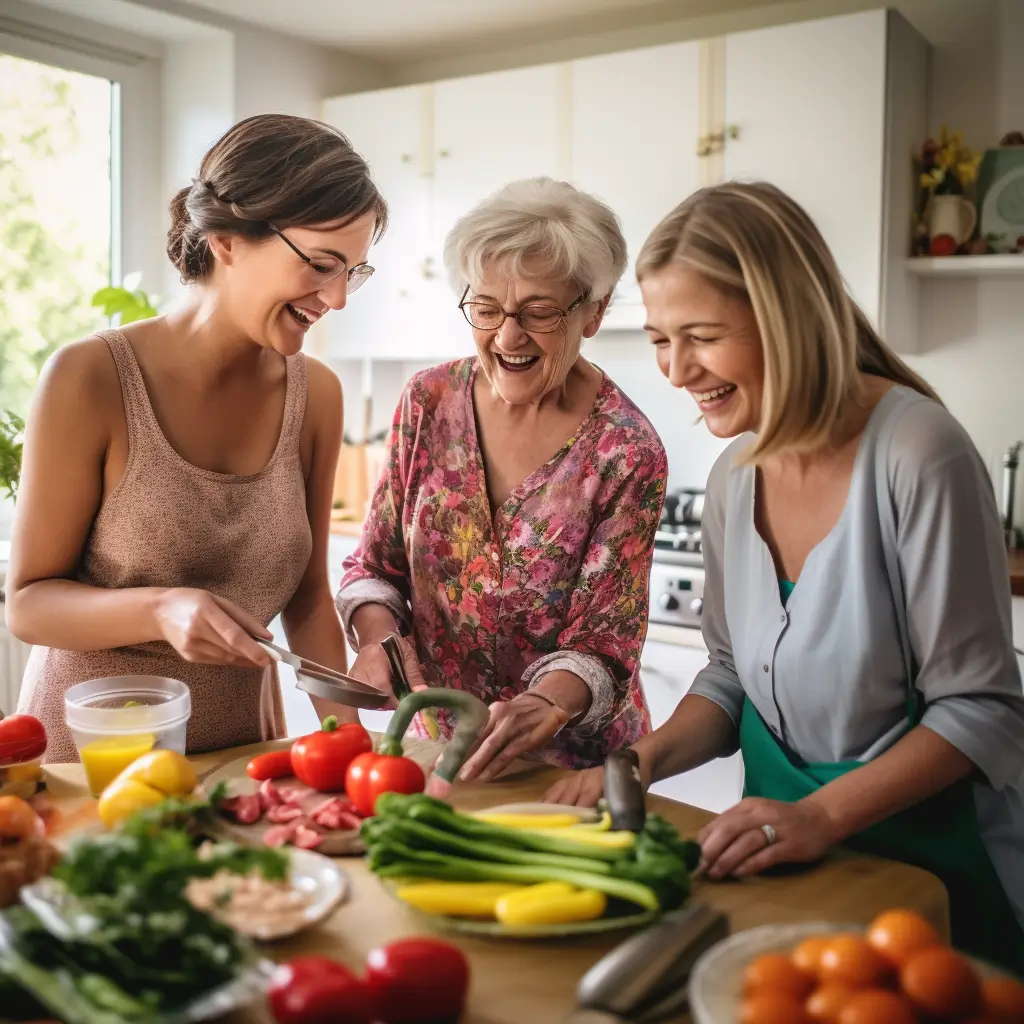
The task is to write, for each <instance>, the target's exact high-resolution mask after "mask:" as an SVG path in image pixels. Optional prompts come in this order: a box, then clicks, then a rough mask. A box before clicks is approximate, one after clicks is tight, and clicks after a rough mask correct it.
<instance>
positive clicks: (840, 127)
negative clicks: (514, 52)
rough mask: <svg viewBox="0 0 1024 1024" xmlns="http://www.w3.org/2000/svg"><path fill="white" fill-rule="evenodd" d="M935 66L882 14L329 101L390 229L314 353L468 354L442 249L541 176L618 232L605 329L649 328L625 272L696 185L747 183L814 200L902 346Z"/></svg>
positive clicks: (902, 25) (911, 297) (865, 301)
mask: <svg viewBox="0 0 1024 1024" xmlns="http://www.w3.org/2000/svg"><path fill="white" fill-rule="evenodd" d="M927 56H928V54H927V45H926V43H925V42H924V40H923V39H922V38H921V37H920V36H918V35H917V33H916V32H915V31H914V30H913V29H912V28H911V27H910V26H909V24H908V23H907V22H906V21H904V20H903V19H902V18H901V17H900V15H899V14H897V13H895V12H892V11H886V10H876V11H866V12H861V13H857V14H851V15H843V16H840V17H834V18H827V19H822V20H818V21H808V22H800V23H796V24H790V25H782V26H778V27H775V28H769V29H759V30H757V31H753V32H741V33H736V34H733V35H730V36H727V37H724V38H720V39H715V40H703V41H698V42H683V43H672V44H668V45H664V46H655V47H649V48H646V49H641V50H633V51H628V52H624V53H613V54H608V55H605V56H600V57H592V58H587V59H584V60H577V61H573V62H571V63H565V64H554V65H547V66H543V67H535V68H523V69H520V70H515V71H503V72H496V73H494V74H488V75H477V76H473V77H470V78H462V79H456V80H452V81H445V82H438V83H433V84H429V85H423V86H413V87H408V88H401V89H390V90H384V91H381V92H374V93H363V94H359V95H354V96H347V97H340V98H338V99H332V100H329V101H327V103H326V104H325V108H324V117H325V119H326V120H328V121H329V122H331V123H332V124H335V125H337V126H338V127H339V128H340V129H341V130H342V131H344V132H345V133H346V134H347V135H348V136H349V137H350V138H351V140H352V142H353V144H354V145H355V147H356V149H357V150H358V151H359V152H361V153H362V154H363V155H364V156H365V157H366V158H367V160H368V162H369V164H370V166H371V169H372V172H373V175H374V179H375V180H376V181H377V183H378V185H379V186H380V188H381V191H382V192H383V194H384V196H385V198H386V199H387V201H388V203H389V205H390V207H391V226H390V228H389V229H388V233H387V235H386V236H385V238H384V240H383V241H382V242H381V243H380V244H379V245H378V246H377V247H375V248H374V249H373V250H371V253H372V255H371V262H373V263H374V265H375V266H376V267H377V268H378V272H377V274H376V276H375V277H374V278H373V280H371V281H370V282H369V283H368V284H367V285H366V287H365V288H364V289H363V290H362V291H360V292H359V293H358V294H357V295H355V296H353V298H352V301H351V303H350V305H349V306H348V307H347V308H346V309H345V311H344V312H343V313H341V314H340V315H336V316H333V317H329V318H327V319H326V320H325V322H324V325H323V329H324V330H323V333H322V336H325V339H326V349H327V351H326V353H325V354H326V355H327V357H328V358H364V357H370V358H378V357H379V358H392V359H406V360H410V361H421V362H431V361H440V360H443V359H447V358H455V357H457V356H460V355H466V354H469V353H471V352H472V351H473V342H472V336H471V333H470V329H469V327H468V325H467V324H466V323H465V322H464V320H463V319H462V317H461V314H460V313H459V311H458V309H457V302H458V296H457V295H455V294H454V293H453V291H452V289H451V287H450V285H449V283H448V281H447V279H446V275H445V270H444V266H443V261H442V253H443V246H444V239H445V236H446V235H447V233H448V231H449V230H450V229H451V227H452V226H453V225H454V223H455V222H456V220H457V219H458V218H459V217H460V216H462V215H463V214H464V213H466V212H467V211H468V210H469V209H470V208H471V207H472V206H473V205H475V204H476V203H477V202H479V201H480V200H481V199H483V198H484V197H485V196H487V195H489V194H491V193H492V192H494V191H495V190H497V189H498V188H501V187H502V186H503V185H505V184H507V183H508V182H510V181H513V180H516V179H518V178H526V177H534V176H537V175H550V176H552V177H557V178H562V179H566V180H569V181H572V182H573V183H574V184H576V185H578V186H579V187H580V188H583V189H586V190H588V191H590V192H593V193H594V194H595V195H597V196H598V197H600V198H601V199H603V200H605V201H606V202H607V203H608V204H609V205H610V206H611V207H612V209H614V210H615V212H616V213H617V214H618V216H619V218H620V220H621V222H622V228H623V232H624V234H625V236H626V240H627V243H628V246H629V257H630V265H629V268H628V270H627V272H626V275H625V277H624V278H623V282H622V284H621V285H620V287H619V288H618V289H617V291H616V294H615V298H614V301H613V303H612V305H611V307H610V308H609V311H608V315H607V317H606V320H605V327H604V328H603V330H617V329H618V330H623V329H625V330H639V329H640V328H641V327H642V325H643V322H644V313H643V306H642V304H641V302H640V296H639V289H638V288H637V286H636V281H635V275H634V271H633V264H634V261H635V259H636V255H637V252H638V251H639V249H640V247H641V245H642V244H643V242H644V240H645V239H646V237H647V235H648V234H649V232H650V231H651V229H652V228H653V227H654V226H655V225H656V224H657V223H658V221H659V220H660V219H661V218H662V217H664V216H665V214H667V213H668V212H669V211H670V210H671V209H672V208H673V207H674V206H676V205H677V204H678V203H680V202H681V201H682V200H683V199H685V198H686V197H687V196H688V195H690V194H691V193H692V192H693V191H694V190H695V189H697V188H699V187H700V186H701V185H704V184H709V183H712V182H715V181H721V180H723V179H732V178H746V179H761V180H767V181H771V182H774V183H775V184H777V185H778V186H779V187H781V188H782V189H784V190H785V191H787V192H788V193H789V194H790V195H792V196H793V198H794V199H796V200H797V201H798V202H799V203H801V204H802V205H803V206H804V207H806V209H807V210H808V212H809V213H810V214H811V216H812V217H813V218H814V219H815V221H816V222H817V224H818V225H819V227H820V228H821V230H822V232H823V234H824V235H825V238H826V240H827V241H828V243H829V245H830V246H831V248H832V250H833V252H834V253H835V256H836V259H837V261H838V263H839V267H840V269H841V271H842V272H843V275H844V277H845V278H846V281H847V283H848V286H849V288H850V290H851V293H852V294H853V295H854V297H855V298H856V299H857V301H858V302H859V303H860V304H861V305H862V306H863V308H864V310H865V312H866V313H867V314H868V316H869V317H870V318H871V319H872V321H873V322H875V323H876V324H877V325H879V327H880V328H881V330H882V332H883V334H884V335H885V336H886V338H887V340H889V342H890V343H891V344H893V345H894V347H896V348H898V349H902V350H904V351H906V350H913V348H914V346H915V345H916V340H917V332H916V319H917V309H916V281H915V279H913V278H912V277H911V276H910V275H908V273H907V271H906V267H905V257H906V256H907V254H908V252H909V235H910V224H911V212H912V208H913V200H914V181H913V173H912V165H911V158H910V155H911V152H912V149H913V146H914V145H915V144H916V143H918V142H919V141H920V139H921V138H923V137H924V134H925V128H926V123H927V110H926V99H927V92H926V84H927Z"/></svg>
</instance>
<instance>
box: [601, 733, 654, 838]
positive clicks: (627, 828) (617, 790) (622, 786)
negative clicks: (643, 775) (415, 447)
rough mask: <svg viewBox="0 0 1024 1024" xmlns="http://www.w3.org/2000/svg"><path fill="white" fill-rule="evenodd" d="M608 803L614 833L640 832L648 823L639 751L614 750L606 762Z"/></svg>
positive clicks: (605, 773)
mask: <svg viewBox="0 0 1024 1024" xmlns="http://www.w3.org/2000/svg"><path fill="white" fill-rule="evenodd" d="M604 799H605V803H606V804H607V806H608V814H609V816H610V817H611V819H612V831H615V832H639V831H640V830H641V829H642V828H643V827H644V822H645V821H646V820H647V808H646V803H645V800H644V787H643V784H642V783H641V782H640V758H639V757H637V753H636V751H635V750H632V749H631V748H625V749H620V750H614V751H612V753H610V754H609V755H608V757H607V758H606V759H605V762H604Z"/></svg>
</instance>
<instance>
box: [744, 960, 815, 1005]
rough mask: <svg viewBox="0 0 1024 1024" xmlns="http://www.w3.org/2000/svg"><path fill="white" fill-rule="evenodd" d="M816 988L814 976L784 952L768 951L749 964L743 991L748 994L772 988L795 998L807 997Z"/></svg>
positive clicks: (745, 973) (745, 972)
mask: <svg viewBox="0 0 1024 1024" xmlns="http://www.w3.org/2000/svg"><path fill="white" fill-rule="evenodd" d="M813 988H814V976H813V975H811V974H808V973H807V972H806V971H803V970H801V969H800V968H799V967H797V965H796V964H795V963H793V961H792V960H791V959H790V958H789V957H788V956H784V955H783V954H782V953H766V954H765V955H764V956H759V957H758V958H757V959H756V960H753V961H751V963H749V964H748V965H747V969H746V970H745V971H744V972H743V991H744V992H746V993H747V994H748V995H749V994H751V993H754V992H761V991H764V990H766V989H770V990H771V991H773V992H782V993H785V994H786V995H790V996H792V997H793V998H794V999H806V998H807V996H809V995H810V994H811V990H812V989H813Z"/></svg>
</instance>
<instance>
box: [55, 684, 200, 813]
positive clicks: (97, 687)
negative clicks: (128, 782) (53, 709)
mask: <svg viewBox="0 0 1024 1024" xmlns="http://www.w3.org/2000/svg"><path fill="white" fill-rule="evenodd" d="M64 707H65V714H66V721H67V724H68V728H69V729H70V730H71V734H72V735H73V736H74V738H75V745H76V746H77V747H78V756H79V757H80V758H81V760H82V764H83V766H84V767H85V773H86V777H87V778H88V780H89V788H90V790H92V794H93V796H99V795H100V793H102V792H103V790H104V789H105V788H106V786H107V785H108V784H109V783H110V782H112V781H113V780H114V779H115V778H116V777H117V776H118V775H119V774H120V772H121V771H122V770H123V769H124V768H127V767H128V765H130V764H131V763H132V762H133V761H134V760H136V758H139V757H141V756H142V755H143V754H145V753H147V752H148V751H150V750H153V749H165V750H176V751H178V753H179V754H184V753H185V728H186V726H187V725H188V719H189V715H190V714H191V713H192V699H191V696H190V694H189V689H188V687H187V686H186V685H185V684H184V683H182V682H179V681H178V680H177V679H165V678H163V677H162V676H111V677H109V678H106V679H89V680H87V681H86V682H84V683H77V684H76V685H75V686H72V687H71V689H69V690H68V691H67V693H66V694H65V695H64Z"/></svg>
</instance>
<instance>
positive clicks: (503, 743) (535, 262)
mask: <svg viewBox="0 0 1024 1024" xmlns="http://www.w3.org/2000/svg"><path fill="white" fill-rule="evenodd" d="M445 262H446V264H447V268H448V271H449V274H450V277H451V278H452V280H453V282H454V283H455V285H456V287H457V289H458V294H460V295H461V300H460V302H459V306H460V308H461V309H462V312H463V313H464V314H465V318H466V320H467V322H468V324H469V327H470V329H472V331H473V339H474V341H475V343H476V349H477V355H476V356H475V357H474V358H470V359H463V360H460V361H457V362H454V363H448V364H446V365H443V366H439V367H436V368H434V369H431V370H427V371H424V372H422V373H419V374H417V375H416V376H415V377H414V378H413V379H412V380H411V381H410V383H409V384H408V386H407V387H406V389H405V392H404V394H403V396H402V398H401V401H400V403H399V405H398V409H397V411H396V413H395V418H394V424H393V427H392V431H391V437H390V441H389V444H390V455H389V458H388V464H387V467H386V469H385V471H384V473H383V475H382V477H381V479H380V482H379V483H378V485H377V488H376V490H375V492H374V495H373V499H372V502H371V507H370V513H369V516H368V518H367V521H366V526H365V527H364V530H363V536H362V541H361V544H360V546H359V549H358V550H357V551H356V552H355V554H354V555H353V556H352V557H351V558H350V559H349V560H348V561H347V562H346V563H345V568H346V570H347V571H346V575H345V577H344V580H343V581H342V585H341V588H340V590H339V592H338V595H337V606H338V610H339V612H340V613H341V616H342V620H343V622H344V625H345V628H346V630H347V633H348V636H349V640H350V643H351V644H352V645H353V647H354V649H356V650H357V651H358V656H357V658H356V660H355V662H354V664H353V667H352V672H353V674H355V675H357V676H359V677H360V678H363V679H365V680H366V681H367V682H369V683H372V684H374V685H376V686H379V687H381V688H384V689H387V688H389V687H390V673H389V670H388V661H387V659H386V657H385V655H384V653H383V651H382V650H381V647H380V641H381V640H382V639H383V638H385V637H387V636H388V635H391V634H395V633H399V632H401V633H403V634H404V633H411V641H409V642H407V643H406V645H405V650H406V661H407V667H408V669H410V670H411V674H412V675H413V676H415V677H417V678H418V677H419V673H420V672H421V673H422V682H423V683H425V684H426V685H430V686H449V687H455V688H458V689H462V690H466V691H468V692H470V693H472V694H474V695H475V696H477V697H479V698H481V699H482V700H484V701H485V702H486V703H488V704H489V705H490V707H491V718H490V724H489V726H488V728H487V730H486V733H485V738H484V739H483V742H482V743H481V744H480V745H479V747H478V749H477V751H476V753H475V754H474V755H473V756H472V757H471V758H470V760H469V761H468V762H467V763H466V765H465V766H464V768H463V773H462V777H463V778H473V777H477V776H479V777H481V778H484V779H487V778H492V777H494V776H495V775H496V774H498V773H499V772H500V771H501V770H502V769H503V768H505V767H506V766H507V765H508V764H509V763H511V761H512V760H513V759H515V758H516V757H518V756H520V755H523V754H527V753H529V752H532V753H533V755H534V756H537V757H541V758H543V759H545V760H549V761H552V762H555V763H558V764H561V765H564V766H567V767H571V768H582V767H587V766H590V765H594V764H599V763H601V762H602V761H603V759H604V758H605V756H606V755H607V754H608V753H609V752H610V751H612V750H614V749H616V748H617V747H620V746H622V745H624V744H628V743H632V742H634V741H635V740H637V739H639V738H640V736H641V735H643V734H644V733H645V732H647V730H648V728H649V724H648V723H649V718H648V714H647V710H646V707H645V704H644V700H643V696H642V693H641V689H640V674H639V668H640V665H639V657H640V648H641V646H642V645H643V641H644V636H645V632H646V619H647V588H648V575H649V571H650V562H651V553H652V548H653V542H654V534H655V530H656V528H657V523H658V519H659V516H660V513H661V504H662V498H663V495H664V487H665V478H666V459H665V452H664V449H663V447H662V444H661V441H660V440H659V438H658V435H657V433H656V432H655V430H654V428H653V427H652V426H651V424H650V423H649V422H648V421H647V419H646V418H645V417H644V416H643V414H642V413H641V412H640V411H639V410H638V409H637V408H636V406H635V405H634V404H633V403H632V402H631V401H630V400H629V398H627V397H626V395H625V394H623V392H622V391H621V390H620V389H619V388H618V387H616V385H615V384H614V383H613V382H612V381H611V380H609V379H608V377H606V376H605V375H604V373H602V372H601V370H599V369H598V368H597V367H595V366H593V365H591V364H590V363H589V362H587V360H585V359H584V358H583V357H582V356H581V355H580V345H581V343H582V341H583V339H584V338H590V337H592V336H593V335H594V334H595V333H596V332H597V330H598V328H599V327H600V326H601V319H602V317H603V315H604V312H605V309H606V308H607V305H608V300H609V297H610V295H611V292H612V289H613V288H614V286H615V284H616V282H617V281H618V279H619V278H620V276H621V275H622V271H623V269H624V267H625V263H626V245H625V242H624V240H623V238H622V234H621V232H620V230H619V226H618V222H617V220H616V217H615V215H614V214H613V213H612V211H611V210H609V209H608V208H607V207H606V206H604V205H603V204H602V203H600V202H598V201H597V200H596V199H594V198H593V197H592V196H589V195H586V194H585V193H582V192H579V191H577V190H576V189H575V188H573V187H572V186H570V185H568V184H565V183H563V182H556V181H551V180H549V179H536V180H530V181H521V182H516V183H514V184H511V185H508V186H507V187H506V188H504V189H502V190H501V191H500V192H498V193H497V194H496V195H494V196H492V197H491V198H489V199H487V200H485V201H484V202H483V203H481V204H480V205H479V206H477V207H476V208H475V209H474V210H472V211H471V212H470V213H468V214H467V215H466V216H465V217H463V218H462V220H460V221H459V222H458V223H457V224H456V225H455V227H454V228H453V229H452V231H451V233H450V235H449V236H448V240H447V243H446V246H445ZM432 724H436V726H437V727H438V728H439V729H440V731H441V733H442V734H444V735H447V734H449V732H450V728H451V722H450V721H449V720H448V718H447V717H446V714H445V713H444V712H439V713H438V719H437V721H436V723H431V722H424V721H423V720H422V719H421V720H420V721H419V722H418V723H417V725H416V728H418V729H420V730H429V729H430V728H431V725H432Z"/></svg>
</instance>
